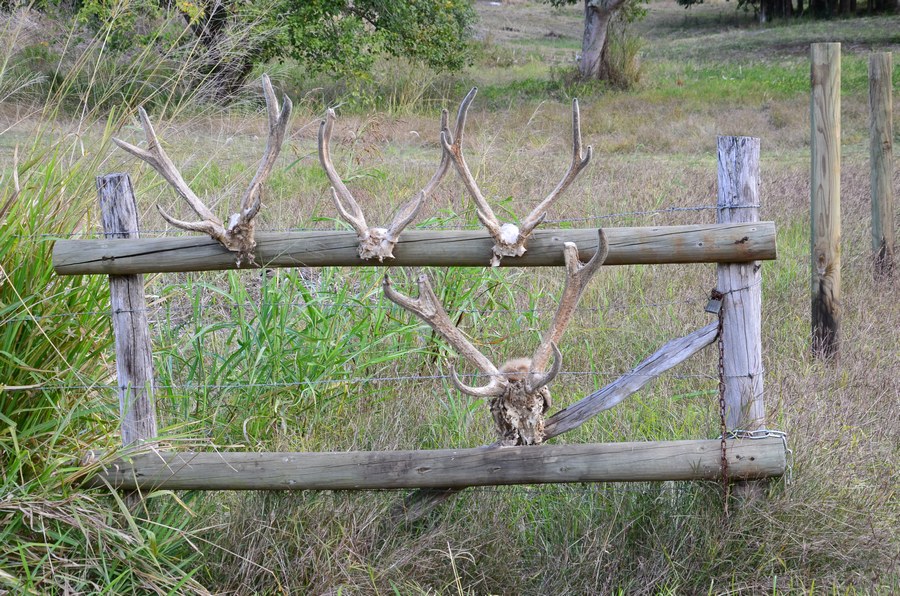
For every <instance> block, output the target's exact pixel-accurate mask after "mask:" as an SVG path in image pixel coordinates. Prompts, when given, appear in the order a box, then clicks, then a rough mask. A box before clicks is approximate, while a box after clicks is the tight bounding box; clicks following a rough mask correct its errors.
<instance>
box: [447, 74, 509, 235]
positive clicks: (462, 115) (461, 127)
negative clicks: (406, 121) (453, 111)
mask: <svg viewBox="0 0 900 596" xmlns="http://www.w3.org/2000/svg"><path fill="white" fill-rule="evenodd" d="M477 93H478V87H472V90H471V91H469V94H468V95H466V97H465V99H463V101H462V103H461V104H459V112H457V115H456V130H455V131H454V133H453V135H452V136H451V135H450V131H449V130H447V129H445V130H442V131H441V145H443V146H444V152H445V153H447V154H449V156H450V158H451V159H452V160H453V164H454V165H455V166H456V171H457V172H459V175H460V176H461V177H462V179H463V184H464V185H465V187H466V189H467V190H468V191H469V194H470V195H471V196H472V199H473V200H474V201H475V205H476V212H477V213H478V219H479V220H480V221H481V223H482V224H483V225H484V226H485V227H486V228H487V229H488V231H489V232H490V233H491V236H493V237H494V238H495V239H496V238H497V237H499V236H500V221H499V220H498V219H497V216H496V215H494V211H493V210H492V209H491V207H490V205H488V203H487V201H486V200H485V198H484V195H482V194H481V189H479V188H478V184H477V183H476V182H475V178H474V177H473V176H472V172H470V171H469V166H468V165H466V160H465V158H464V157H463V152H462V140H463V133H464V131H465V126H466V115H467V114H468V111H469V105H470V104H471V103H472V100H473V99H475V95H476V94H477Z"/></svg>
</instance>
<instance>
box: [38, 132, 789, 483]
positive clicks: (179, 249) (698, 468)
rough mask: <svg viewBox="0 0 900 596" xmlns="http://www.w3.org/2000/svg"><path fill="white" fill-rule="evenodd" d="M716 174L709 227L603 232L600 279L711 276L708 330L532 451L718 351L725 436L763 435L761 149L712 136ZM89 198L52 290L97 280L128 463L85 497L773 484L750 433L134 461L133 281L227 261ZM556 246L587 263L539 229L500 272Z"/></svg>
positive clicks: (450, 251)
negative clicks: (662, 269)
mask: <svg viewBox="0 0 900 596" xmlns="http://www.w3.org/2000/svg"><path fill="white" fill-rule="evenodd" d="M718 159H719V164H718V179H719V193H718V201H717V213H718V217H717V222H718V223H716V224H709V225H693V226H669V227H665V226H660V227H647V228H607V229H605V233H606V236H607V238H608V241H609V256H608V258H607V260H606V262H605V264H607V265H624V264H634V263H688V262H690V263H717V270H718V291H719V294H718V295H719V299H718V302H717V304H719V305H720V306H721V309H722V310H721V313H722V314H721V316H720V317H718V320H716V321H714V322H712V323H710V324H709V325H707V326H705V327H703V328H701V329H698V330H697V331H694V332H693V333H691V334H689V335H687V336H685V337H682V338H678V339H674V340H672V341H670V342H668V343H666V344H665V345H664V346H662V347H661V348H660V349H659V350H657V351H656V352H655V353H654V354H652V355H651V356H649V357H648V358H647V359H646V360H644V361H643V362H641V363H640V364H638V365H637V366H636V367H635V368H634V369H632V370H631V371H630V372H629V373H626V374H625V375H623V376H622V377H620V378H618V379H616V380H615V381H613V382H612V383H610V384H609V385H607V386H606V387H603V388H602V389H600V390H598V391H596V392H594V393H592V394H591V395H588V396H587V397H585V398H583V399H582V400H580V401H578V402H576V403H575V404H573V405H571V406H569V407H567V408H565V409H563V410H561V411H559V412H557V413H556V414H554V415H553V416H551V417H550V418H548V419H547V421H546V439H551V438H553V437H555V436H558V435H560V434H562V433H565V432H568V431H570V430H573V429H575V428H577V427H579V426H580V425H581V424H583V423H584V422H586V421H588V420H589V419H591V418H592V417H593V416H595V415H597V414H598V413H599V412H602V411H604V410H606V409H609V408H611V407H613V406H615V405H616V404H618V403H620V402H622V400H624V399H625V398H627V397H628V396H629V395H631V394H632V393H634V392H636V391H637V390H639V389H640V388H641V387H643V386H644V385H646V383H648V382H649V381H650V380H651V379H652V378H654V377H655V376H658V375H660V374H662V373H663V372H665V371H666V370H669V369H670V368H672V367H674V366H676V365H677V364H679V363H680V362H683V361H684V360H685V359H687V358H689V357H690V356H691V355H693V354H695V353H697V352H698V351H700V350H702V349H703V348H704V347H706V346H708V345H710V344H713V343H715V342H716V340H717V338H720V342H721V343H720V349H721V355H722V371H721V374H722V375H723V378H722V381H723V382H724V392H723V398H724V415H725V420H726V426H727V428H726V429H723V430H726V431H729V432H730V431H734V430H736V429H742V430H746V431H754V430H759V429H764V427H765V409H764V406H763V378H762V372H763V370H762V353H761V342H760V312H761V274H760V266H761V261H764V260H770V259H774V258H775V257H776V250H775V226H774V224H773V223H772V222H760V221H758V207H759V195H758V173H759V140H758V139H754V138H749V137H720V138H719V139H718ZM98 189H99V193H100V205H101V211H102V212H103V216H102V218H103V225H104V231H105V233H106V235H107V239H103V240H60V241H58V242H57V244H56V246H55V249H54V256H53V265H54V267H55V269H56V271H57V273H59V274H60V275H89V274H108V275H109V278H110V289H111V296H112V311H113V330H114V333H115V336H116V342H115V346H116V363H117V374H118V386H119V399H120V410H121V415H122V439H123V442H124V443H125V444H126V445H133V446H135V447H136V449H135V452H134V454H132V455H130V456H128V457H125V458H123V459H120V460H117V461H115V462H113V463H112V464H109V465H106V466H105V468H104V470H103V471H102V472H101V473H100V474H99V475H98V476H95V477H94V478H92V479H90V480H88V484H89V485H94V486H96V485H101V484H104V483H110V484H111V485H113V486H116V487H119V488H123V489H141V490H144V489H155V488H169V489H199V490H229V489H230V490H239V489H264V490H269V489H271V490H291V489H296V490H305V489H362V488H367V489H369V488H427V489H444V492H443V493H441V494H447V491H455V490H459V489H462V488H464V487H466V486H475V485H485V484H521V483H542V482H586V481H591V482H593V481H646V480H689V479H714V478H720V477H722V475H723V473H724V472H725V469H724V468H727V474H728V476H727V477H728V478H729V479H730V480H739V479H755V478H766V477H771V476H778V475H781V474H782V473H783V472H784V470H785V465H786V463H785V455H786V449H785V444H784V442H783V439H782V438H781V437H778V436H766V433H764V432H763V433H761V434H759V435H756V436H753V437H752V438H751V437H750V436H747V435H737V436H732V437H729V435H728V433H727V432H723V436H722V437H721V438H720V439H716V440H699V441H663V442H642V443H613V444H589V445H548V444H542V445H537V446H524V447H508V448H503V449H486V448H478V449H459V450H432V451H389V452H350V453H246V452H214V453H176V452H160V451H158V450H155V451H154V452H153V453H150V454H147V453H144V454H141V453H140V451H141V447H140V446H141V444H142V443H144V444H147V445H153V440H154V439H155V437H156V435H157V430H156V416H155V408H154V395H153V370H152V358H151V355H152V351H151V346H150V339H149V331H148V323H147V320H146V317H145V302H144V301H145V298H144V279H143V274H146V273H157V272H176V271H208V270H222V269H233V268H235V267H236V265H235V258H234V255H233V253H230V252H228V251H227V250H225V249H224V248H222V247H221V246H220V245H219V244H218V243H217V242H215V241H213V240H210V239H208V238H206V237H201V236H197V237H179V238H155V239H140V238H139V234H138V233H137V230H138V222H137V216H136V209H135V206H134V195H133V192H132V190H131V184H130V181H129V179H128V177H127V175H124V174H113V175H110V176H105V177H101V178H98ZM257 240H258V246H257V248H256V261H257V263H259V266H264V267H295V266H306V267H309V266H334V265H341V266H353V265H371V264H372V263H371V262H368V261H366V262H364V261H361V260H360V258H359V256H358V253H357V248H356V237H355V235H354V234H352V233H347V232H340V231H335V232H329V231H322V232H298V233H268V234H266V233H260V234H258V235H257ZM568 241H571V242H576V243H577V245H578V247H579V249H580V252H581V255H580V256H581V258H582V259H584V260H586V259H588V258H589V257H590V256H591V255H592V254H593V253H594V252H596V250H597V247H598V236H597V231H596V229H582V230H557V229H541V228H538V230H536V231H535V232H534V234H533V236H532V237H531V238H530V239H529V244H528V252H527V253H526V254H525V256H523V257H520V258H505V259H503V261H502V263H501V264H502V265H503V266H518V267H528V266H562V265H563V264H564V262H563V258H562V250H560V248H561V245H562V243H563V242H568ZM492 243H493V241H492V240H491V238H490V237H489V236H488V234H487V233H486V232H483V231H478V232H474V231H472V232H470V231H428V230H410V231H407V232H404V233H403V236H402V237H401V240H400V242H399V243H398V244H397V246H396V249H395V257H396V258H395V259H394V260H392V261H390V263H388V262H385V263H384V264H385V265H390V266H404V265H417V266H422V265H431V266H479V267H480V266H484V265H485V263H486V262H487V260H488V258H489V257H490V254H491V250H492V248H491V247H492ZM713 310H714V311H715V310H717V309H713ZM488 447H491V446H488ZM155 449H156V448H155ZM144 451H146V450H144ZM723 460H724V461H723Z"/></svg>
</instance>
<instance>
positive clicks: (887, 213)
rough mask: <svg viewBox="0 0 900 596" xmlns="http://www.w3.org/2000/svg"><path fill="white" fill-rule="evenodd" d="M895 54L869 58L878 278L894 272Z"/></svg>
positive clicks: (870, 145) (875, 245)
mask: <svg viewBox="0 0 900 596" xmlns="http://www.w3.org/2000/svg"><path fill="white" fill-rule="evenodd" d="M891 74H892V66H891V53H890V52H883V53H880V54H869V140H870V142H869V161H870V166H871V176H870V180H871V183H872V185H871V186H872V254H873V261H874V267H875V276H876V277H890V276H891V275H892V274H893V269H894V189H893V186H892V184H891V181H892V175H893V172H894V167H893V154H892V145H893V137H894V134H893V113H892V110H893V106H892V103H891Z"/></svg>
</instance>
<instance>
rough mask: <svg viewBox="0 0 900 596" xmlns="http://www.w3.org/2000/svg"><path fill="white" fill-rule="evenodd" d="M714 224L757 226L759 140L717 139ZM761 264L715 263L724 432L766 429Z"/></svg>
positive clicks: (755, 262) (747, 138) (741, 138)
mask: <svg viewBox="0 0 900 596" xmlns="http://www.w3.org/2000/svg"><path fill="white" fill-rule="evenodd" d="M716 149H717V152H718V179H719V192H718V199H717V218H716V219H717V222H718V223H738V222H755V221H759V139H757V138H753V137H718V138H717V140H716ZM760 266H761V263H760V261H752V262H749V263H734V264H720V265H718V266H717V268H716V273H717V277H718V285H717V289H718V290H719V291H720V292H722V294H724V295H725V296H724V299H723V302H722V308H723V309H724V315H723V316H724V320H723V323H722V325H723V327H722V344H723V350H724V356H725V357H724V367H725V424H726V425H727V427H728V429H729V430H734V429H742V430H757V429H759V428H762V427H763V426H765V415H766V411H765V407H764V405H763V364H762V325H761V320H762V286H761V282H762V274H761V272H760Z"/></svg>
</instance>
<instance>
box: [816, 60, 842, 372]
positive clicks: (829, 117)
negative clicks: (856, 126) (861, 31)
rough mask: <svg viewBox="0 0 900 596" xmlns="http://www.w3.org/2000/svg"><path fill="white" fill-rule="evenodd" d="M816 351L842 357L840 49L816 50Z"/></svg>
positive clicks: (828, 355)
mask: <svg viewBox="0 0 900 596" xmlns="http://www.w3.org/2000/svg"><path fill="white" fill-rule="evenodd" d="M810 56H811V62H812V73H811V80H812V93H811V100H810V156H811V172H810V228H811V230H810V237H811V251H810V252H811V261H812V262H811V266H810V269H811V272H812V284H811V298H812V349H813V352H814V353H815V354H816V355H817V356H820V357H830V356H832V355H834V354H836V353H837V352H838V347H839V342H840V325H841V44H839V43H814V44H812V46H811V54H810Z"/></svg>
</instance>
